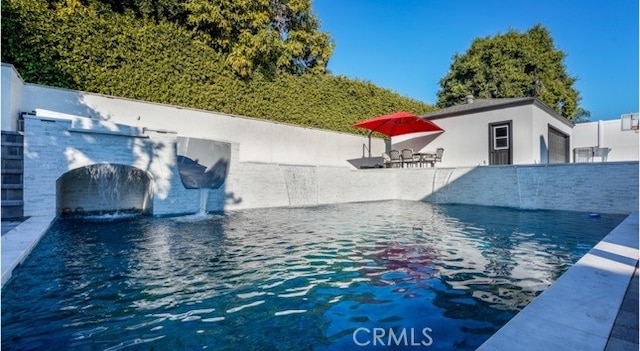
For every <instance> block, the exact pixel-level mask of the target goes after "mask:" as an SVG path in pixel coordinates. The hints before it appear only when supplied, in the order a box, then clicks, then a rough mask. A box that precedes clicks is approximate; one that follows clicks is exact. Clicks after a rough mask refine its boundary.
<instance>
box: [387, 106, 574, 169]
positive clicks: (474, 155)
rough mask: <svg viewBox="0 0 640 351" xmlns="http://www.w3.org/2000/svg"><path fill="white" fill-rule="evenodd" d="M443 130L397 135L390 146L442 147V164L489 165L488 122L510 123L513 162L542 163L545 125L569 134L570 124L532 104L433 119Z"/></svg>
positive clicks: (426, 149) (418, 149)
mask: <svg viewBox="0 0 640 351" xmlns="http://www.w3.org/2000/svg"><path fill="white" fill-rule="evenodd" d="M432 121H433V122H434V123H435V124H437V125H438V126H440V127H441V128H442V129H444V130H445V131H444V132H443V133H440V134H439V135H438V134H437V133H436V134H434V133H431V136H428V135H426V134H425V136H420V135H418V134H413V135H404V136H397V137H394V138H393V139H392V148H396V149H402V148H404V147H409V148H413V149H414V151H415V152H433V151H435V150H436V149H437V148H440V147H442V148H444V149H445V152H444V155H443V158H442V163H441V164H438V166H441V167H461V166H477V165H488V164H489V124H490V123H496V122H508V121H511V122H512V131H511V133H512V134H511V135H512V140H511V142H512V143H513V144H512V147H513V164H541V163H542V164H545V163H547V161H548V155H547V146H548V141H547V138H548V127H549V125H551V126H553V127H554V128H556V129H558V130H560V131H561V132H563V133H565V134H567V135H571V126H570V125H568V124H566V123H564V122H562V121H560V120H558V119H556V118H554V117H553V116H551V115H550V114H549V113H547V112H546V111H545V110H543V109H541V108H539V107H537V106H535V105H533V104H529V105H521V106H513V107H506V108H502V109H494V110H489V111H483V112H476V113H469V114H466V115H460V116H454V117H444V118H436V119H432Z"/></svg>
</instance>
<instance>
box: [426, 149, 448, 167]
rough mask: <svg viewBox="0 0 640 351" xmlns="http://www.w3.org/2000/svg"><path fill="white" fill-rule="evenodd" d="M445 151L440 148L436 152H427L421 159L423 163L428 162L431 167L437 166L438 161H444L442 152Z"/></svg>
mask: <svg viewBox="0 0 640 351" xmlns="http://www.w3.org/2000/svg"><path fill="white" fill-rule="evenodd" d="M443 153H444V149H443V148H441V147H440V148H438V149H437V150H436V153H435V154H425V155H424V156H423V157H422V158H421V159H420V162H421V163H428V164H430V165H431V167H435V166H436V162H442V154H443Z"/></svg>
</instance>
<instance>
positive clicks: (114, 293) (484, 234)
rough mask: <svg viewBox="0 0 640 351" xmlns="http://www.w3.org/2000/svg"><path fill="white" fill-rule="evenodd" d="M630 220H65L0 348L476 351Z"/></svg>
mask: <svg viewBox="0 0 640 351" xmlns="http://www.w3.org/2000/svg"><path fill="white" fill-rule="evenodd" d="M622 219H623V216H603V217H602V218H599V219H592V218H589V216H588V214H584V213H577V212H550V211H516V210H509V209H496V208H485V207H477V206H476V207H474V206H442V205H431V204H426V203H416V202H405V201H387V202H378V203H359V204H344V205H334V206H319V207H314V208H297V209H286V208H280V209H260V210H248V211H238V212H232V213H229V214H227V215H224V216H221V215H205V216H199V217H195V216H187V217H179V218H138V219H127V220H123V221H114V222H95V223H93V222H86V221H79V220H65V221H59V222H57V223H56V224H55V225H54V226H53V227H52V229H51V230H50V232H49V233H48V234H47V235H46V236H45V237H44V238H43V240H42V242H41V243H40V244H39V245H38V246H37V247H36V249H35V250H34V252H33V254H32V256H30V257H29V258H28V259H27V260H26V261H25V263H24V264H23V266H21V267H20V268H19V269H18V270H16V271H15V272H14V273H15V274H14V278H13V280H12V281H11V282H9V283H8V284H7V285H6V286H5V288H4V289H3V291H2V299H3V300H2V301H3V306H2V307H3V308H2V332H3V336H2V346H3V348H6V349H11V350H26V349H39V348H49V349H71V350H73V349H79V350H84V349H100V350H104V349H110V350H117V349H123V348H127V349H129V348H133V349H151V348H153V349H154V350H176V349H202V348H209V349H216V350H219V349H221V350H240V349H247V350H248V349H251V350H273V349H300V348H302V349H316V350H335V349H345V350H347V349H354V347H355V346H354V342H353V337H352V334H353V332H354V331H355V330H357V329H358V328H369V329H373V328H396V330H400V329H401V328H405V329H407V330H409V329H410V328H413V330H416V331H418V332H419V331H421V330H423V328H425V327H429V328H431V329H432V330H433V332H431V333H430V336H431V337H432V338H433V344H432V345H431V346H430V347H429V349H431V350H451V349H466V350H471V349H475V348H476V347H477V346H479V345H480V344H481V343H482V342H483V341H485V340H486V339H487V338H488V337H489V336H490V335H491V334H492V333H494V332H495V331H496V330H497V329H498V328H499V327H500V326H502V325H504V323H506V322H507V321H508V320H509V319H510V318H511V317H512V316H513V315H514V314H515V313H516V312H517V311H518V310H520V309H521V308H522V307H523V306H525V305H526V304H527V303H529V302H530V301H531V300H532V299H533V298H534V297H535V296H537V295H538V294H539V293H540V292H541V291H542V290H544V289H545V288H546V287H547V286H548V285H549V284H550V283H551V282H553V281H554V280H555V279H556V278H557V277H558V276H559V275H560V274H562V272H564V271H565V270H566V269H567V268H568V267H569V266H570V265H571V264H572V263H573V262H575V261H576V260H577V259H578V258H579V257H580V256H582V255H583V254H584V253H586V252H587V251H588V250H589V248H590V247H592V246H593V245H594V244H595V243H596V242H597V241H598V240H599V239H600V238H601V237H602V236H604V234H606V233H607V232H609V231H610V230H611V229H612V228H613V227H614V226H615V225H616V224H617V223H619V222H620V221H621V220H622ZM363 335H364V334H363ZM365 349H366V348H365Z"/></svg>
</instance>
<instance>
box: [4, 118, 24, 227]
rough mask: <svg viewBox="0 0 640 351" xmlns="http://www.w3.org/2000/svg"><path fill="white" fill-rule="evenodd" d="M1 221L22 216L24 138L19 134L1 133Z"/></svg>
mask: <svg viewBox="0 0 640 351" xmlns="http://www.w3.org/2000/svg"><path fill="white" fill-rule="evenodd" d="M0 146H1V148H2V153H1V160H2V167H1V168H0V169H1V173H2V185H1V190H2V197H1V204H2V220H3V221H4V220H11V219H19V218H22V217H23V216H24V201H23V174H24V136H23V135H22V134H21V133H17V132H11V131H2V137H1V143H0Z"/></svg>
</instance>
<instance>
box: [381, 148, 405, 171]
mask: <svg viewBox="0 0 640 351" xmlns="http://www.w3.org/2000/svg"><path fill="white" fill-rule="evenodd" d="M382 157H384V155H383V156H382ZM389 159H390V162H389V166H390V167H392V168H393V166H394V165H400V166H402V159H401V158H400V151H398V150H391V151H389Z"/></svg>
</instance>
